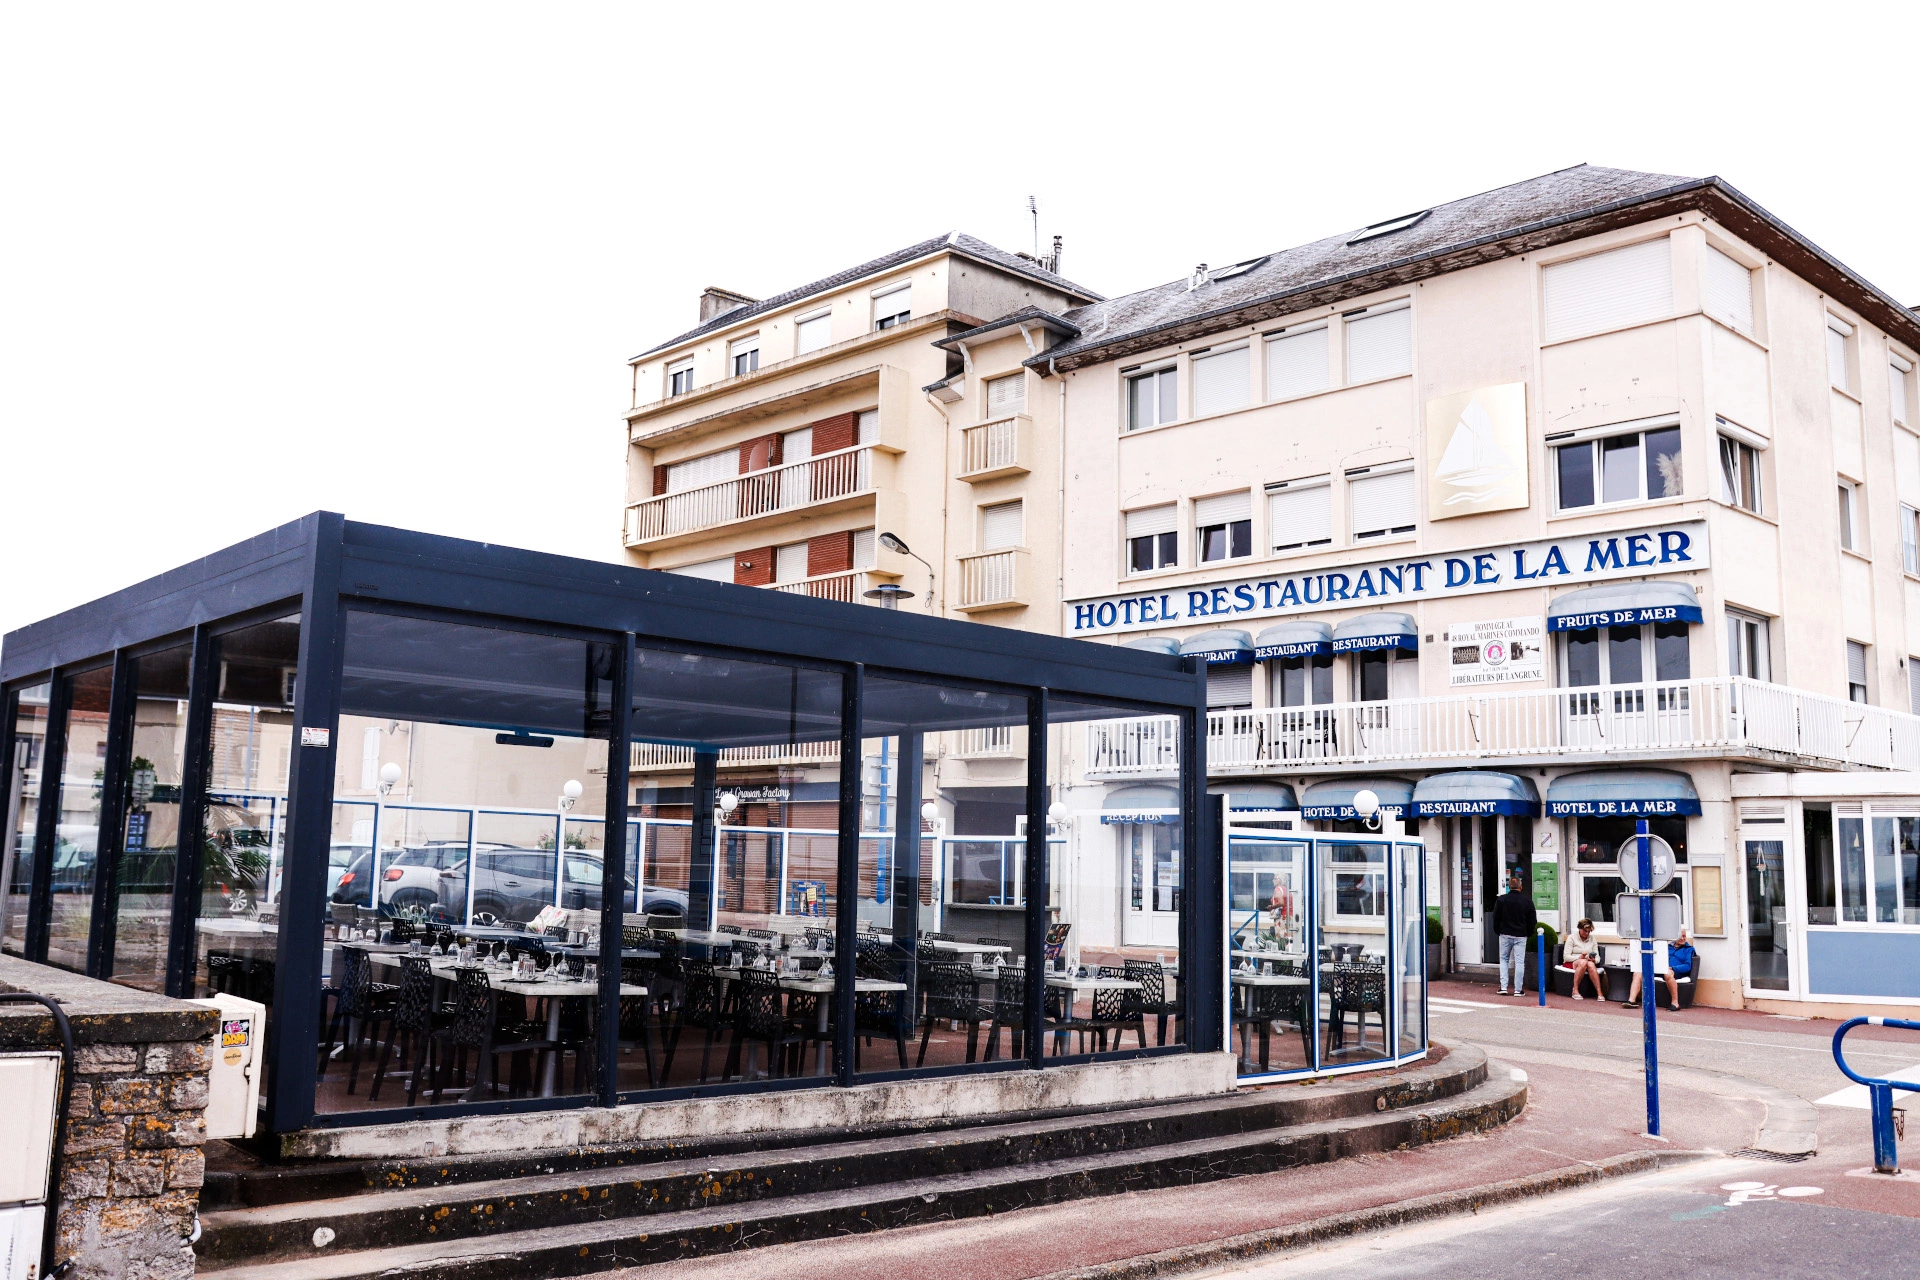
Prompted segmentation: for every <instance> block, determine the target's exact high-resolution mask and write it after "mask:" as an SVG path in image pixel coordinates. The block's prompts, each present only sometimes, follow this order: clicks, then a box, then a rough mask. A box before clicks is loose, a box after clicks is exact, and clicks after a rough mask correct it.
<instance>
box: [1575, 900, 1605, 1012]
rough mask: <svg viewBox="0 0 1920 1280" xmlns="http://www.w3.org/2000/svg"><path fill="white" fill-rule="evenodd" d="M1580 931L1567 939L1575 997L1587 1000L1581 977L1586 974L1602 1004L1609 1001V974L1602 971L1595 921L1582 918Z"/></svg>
mask: <svg viewBox="0 0 1920 1280" xmlns="http://www.w3.org/2000/svg"><path fill="white" fill-rule="evenodd" d="M1577 927H1578V929H1579V932H1578V933H1576V934H1575V935H1574V936H1573V937H1571V938H1568V939H1567V944H1566V956H1567V961H1566V963H1567V967H1568V968H1569V969H1571V970H1573V998H1574V999H1575V1000H1585V999H1586V997H1585V996H1583V995H1581V994H1580V979H1581V977H1582V976H1583V975H1584V976H1585V977H1587V978H1589V979H1591V980H1592V982H1593V994H1594V998H1595V999H1597V1000H1599V1001H1600V1003H1601V1004H1605V1003H1606V1002H1607V975H1606V974H1604V973H1602V972H1601V971H1600V944H1599V943H1597V942H1595V941H1594V940H1593V921H1591V920H1582V921H1581V922H1580V923H1579V925H1578V926H1577Z"/></svg>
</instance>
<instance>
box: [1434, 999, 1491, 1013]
mask: <svg viewBox="0 0 1920 1280" xmlns="http://www.w3.org/2000/svg"><path fill="white" fill-rule="evenodd" d="M1427 1007H1428V1008H1429V1009H1444V1010H1446V1011H1447V1012H1448V1013H1463V1012H1465V1011H1466V1010H1468V1009H1504V1008H1506V1007H1507V1006H1506V1005H1503V1004H1491V1003H1489V1002H1487V1001H1485V1000H1456V999H1454V998H1453V997H1452V996H1428V997H1427Z"/></svg>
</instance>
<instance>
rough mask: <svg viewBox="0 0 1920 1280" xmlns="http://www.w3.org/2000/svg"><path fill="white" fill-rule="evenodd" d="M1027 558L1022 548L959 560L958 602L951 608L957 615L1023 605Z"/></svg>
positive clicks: (1025, 600)
mask: <svg viewBox="0 0 1920 1280" xmlns="http://www.w3.org/2000/svg"><path fill="white" fill-rule="evenodd" d="M1031 558H1032V557H1031V554H1030V553H1029V552H1028V551H1027V549H1026V548H1025V547H1009V548H1008V549H1006V550H1004V551H984V552H981V553H980V554H979V555H973V556H961V557H960V591H959V597H960V598H959V602H958V603H957V604H955V605H954V608H956V609H958V610H959V611H960V612H961V613H977V612H981V611H984V610H987V609H1011V608H1015V607H1017V606H1019V605H1023V604H1026V603H1027V579H1028V577H1029V576H1030V575H1029V573H1028V562H1029V560H1030V559H1031Z"/></svg>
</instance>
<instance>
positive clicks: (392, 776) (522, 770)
mask: <svg viewBox="0 0 1920 1280" xmlns="http://www.w3.org/2000/svg"><path fill="white" fill-rule="evenodd" d="M343 648H344V655H343V662H342V673H341V684H340V710H341V714H340V719H339V722H338V725H337V727H336V729H335V741H336V742H337V743H338V748H337V750H336V751H335V773H334V818H333V829H332V839H331V842H330V846H331V848H332V849H333V850H335V851H336V853H335V855H334V856H335V857H336V858H338V857H340V856H342V854H343V853H344V854H350V855H351V860H350V861H349V862H348V864H347V866H346V868H345V870H344V871H343V872H341V873H340V875H339V879H338V881H337V882H336V884H335V887H334V890H333V892H332V894H331V899H332V902H331V905H330V910H329V912H328V914H327V917H326V919H325V921H324V922H323V923H322V925H321V928H322V929H323V932H324V935H325V943H324V948H323V949H324V954H325V956H326V961H325V963H324V966H323V972H324V974H325V975H326V977H325V982H324V986H323V989H322V999H321V1002H320V1003H321V1026H320V1027H319V1033H320V1046H321V1047H320V1054H321V1068H320V1075H319V1079H318V1080H317V1082H316V1085H315V1092H314V1106H315V1109H316V1110H318V1111H321V1112H339V1111H351V1110H361V1109H368V1108H376V1107H398V1106H407V1105H415V1104H418V1103H428V1102H431V1103H442V1102H452V1101H469V1102H478V1101H483V1100H488V1099H493V1098H508V1097H526V1096H537V1097H555V1096H562V1095H566V1094H574V1093H583V1092H588V1091H591V1090H592V1089H593V1088H594V1086H595V1080H596V1073H597V1071H598V1069H599V1064H598V1062H597V1053H596V1047H597V1040H596V1031H595V1027H596V1025H597V1023H598V1019H599V1001H598V999H597V998H596V997H597V991H598V984H597V976H598V975H597V968H596V971H595V972H594V973H591V974H590V973H589V971H588V966H589V965H593V964H594V961H595V958H596V957H597V945H598V944H597V937H598V933H599V925H600V915H599V909H600V903H601V895H602V884H603V878H604V875H605V866H604V861H603V859H602V858H601V857H600V855H599V852H598V849H597V848H596V847H589V845H588V843H587V842H586V841H585V840H584V838H583V837H582V836H581V835H580V834H579V832H580V831H581V830H582V829H583V828H582V825H581V824H583V823H585V822H587V821H590V820H591V821H595V822H598V821H601V820H603V819H604V816H605V812H606V807H605V806H606V794H607V792H606V788H607V741H606V732H607V722H608V708H609V706H610V701H609V699H610V697H611V693H612V683H611V681H612V651H611V649H610V647H609V646H606V645H602V644H591V643H588V642H586V641H583V640H576V639H566V638H561V637H556V636H548V635H536V634H530V633H526V632H518V631H510V630H504V629H496V628H493V627H482V626H471V625H466V624H460V623H449V622H439V621H430V620H425V619H419V618H406V617H398V616H394V615H391V614H384V613H370V612H359V611H355V612H350V613H349V614H348V615H347V623H346V628H345V635H344V644H343Z"/></svg>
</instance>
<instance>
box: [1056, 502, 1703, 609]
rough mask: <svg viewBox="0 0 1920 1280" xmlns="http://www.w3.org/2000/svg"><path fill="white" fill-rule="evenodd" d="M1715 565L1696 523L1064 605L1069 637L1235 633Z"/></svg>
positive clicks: (1415, 555)
mask: <svg viewBox="0 0 1920 1280" xmlns="http://www.w3.org/2000/svg"><path fill="white" fill-rule="evenodd" d="M1707 563H1708V562H1707V525H1706V522H1705V521H1704V520H1689V521H1682V522H1679V523H1675V524H1665V525H1652V526H1649V527H1646V528H1642V529H1628V530H1624V531H1621V532H1618V533H1604V534H1600V535H1597V536H1586V535H1581V536H1568V537H1562V538H1547V539H1543V540H1541V541H1538V542H1524V543H1507V544H1504V545H1500V546H1493V547H1486V548H1483V549H1479V550H1467V551H1455V552H1433V553H1428V554H1421V553H1417V552H1416V553H1410V554H1408V555H1406V556H1404V557H1401V558H1399V559H1393V560H1373V561H1364V562H1362V563H1359V564H1351V565H1339V566H1329V567H1325V568H1319V569H1311V570H1302V571H1300V572H1297V573H1277V574H1272V575H1269V576H1266V577H1260V578H1243V579H1239V580H1233V581H1228V582H1221V583H1207V584H1205V585H1204V586H1195V587H1180V588H1173V589H1166V588H1161V589H1156V590H1153V591H1141V592H1131V593H1128V594H1125V595H1113V596H1101V597H1098V598H1095V599H1091V600H1071V601H1068V602H1067V603H1066V605H1065V606H1064V609H1065V614H1066V616H1065V619H1064V621H1065V630H1066V634H1067V635H1069V636H1075V637H1083V636H1098V635H1113V634H1117V633H1121V632H1127V631H1150V630H1156V629H1165V628H1170V627H1186V626H1195V625H1198V624H1201V623H1206V624H1209V625H1214V626H1226V625H1230V624H1233V623H1235V622H1239V621H1244V620H1248V619H1253V618H1276V617H1285V616H1288V615H1291V614H1304V613H1320V612H1324V611H1327V610H1332V609H1344V610H1361V609H1391V608H1394V607H1396V606H1400V607H1404V606H1406V605H1409V604H1413V603H1415V602H1417V601H1421V600H1440V599H1445V598H1448V597H1451V596H1468V595H1481V594H1485V593H1487V592H1491V591H1513V590H1516V589H1518V588H1523V587H1561V586H1573V585H1575V584H1578V583H1584V582H1605V581H1607V580H1609V579H1613V578H1637V577H1645V576H1648V575H1651V574H1659V573H1680V572H1687V571H1690V570H1694V569H1704V568H1706V567H1707Z"/></svg>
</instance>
